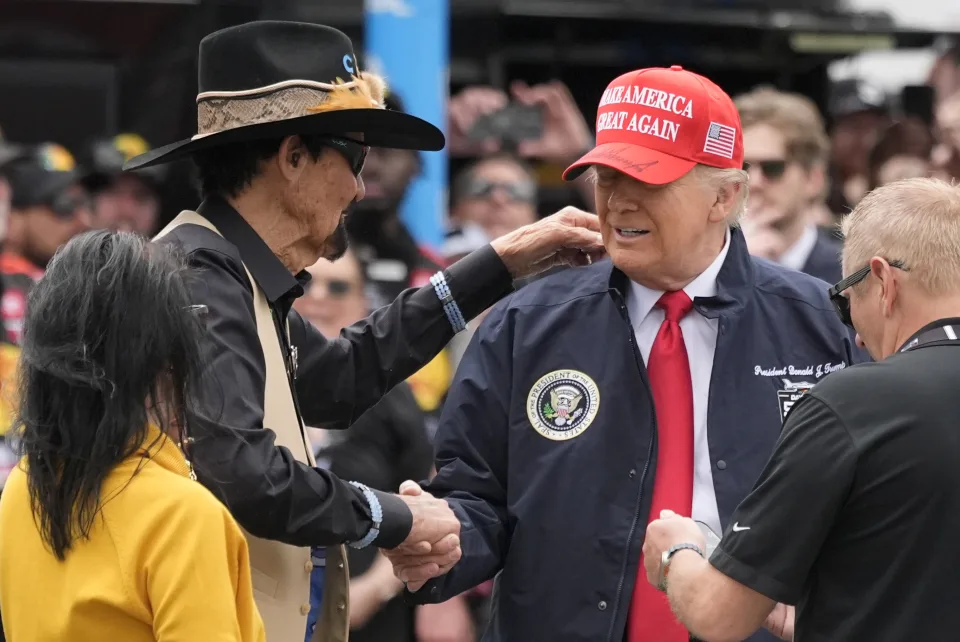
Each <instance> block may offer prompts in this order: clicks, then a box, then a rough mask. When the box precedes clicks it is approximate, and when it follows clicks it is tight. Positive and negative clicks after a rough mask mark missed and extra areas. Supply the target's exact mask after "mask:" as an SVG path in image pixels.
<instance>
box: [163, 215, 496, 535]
mask: <svg viewBox="0 0 960 642" xmlns="http://www.w3.org/2000/svg"><path fill="white" fill-rule="evenodd" d="M198 209H199V211H200V212H201V214H202V215H203V216H204V217H206V218H207V219H208V220H209V221H210V222H211V223H213V225H214V226H215V227H216V228H217V229H218V230H219V231H220V233H221V234H222V236H220V235H218V234H216V233H215V232H213V231H212V230H210V229H207V228H205V227H201V226H199V225H182V226H180V227H178V228H176V229H175V230H173V231H171V232H170V233H169V234H168V235H166V236H165V237H163V239H162V241H161V242H163V243H173V244H175V245H177V246H179V247H180V249H181V250H182V251H183V252H185V253H186V255H187V257H188V259H189V263H190V265H191V267H193V268H194V269H195V270H196V274H195V278H193V279H191V280H190V288H191V295H192V302H193V303H194V304H204V305H206V306H208V308H209V314H208V316H207V317H206V326H207V331H206V335H205V342H204V346H203V350H204V359H205V363H207V364H208V365H209V366H210V369H211V373H212V375H213V376H211V377H208V378H207V379H206V381H205V382H204V390H203V392H204V394H203V396H202V398H203V404H204V406H203V408H202V412H200V416H197V417H193V418H192V419H193V420H192V421H191V423H190V430H191V437H193V438H194V440H195V441H194V443H193V445H192V446H191V450H190V455H191V457H192V458H193V460H194V464H195V466H196V469H197V476H198V477H199V479H200V481H202V482H203V483H204V485H206V486H207V487H208V488H209V489H210V490H211V491H212V492H214V494H216V495H217V496H218V497H220V499H221V500H222V501H223V502H224V504H226V506H227V507H228V508H229V509H230V512H231V513H232V514H233V516H234V517H235V518H236V519H237V521H238V522H240V524H241V525H242V526H243V527H244V528H245V529H246V530H247V531H249V532H250V533H251V534H253V535H255V536H257V537H262V538H266V539H273V540H279V541H281V542H285V543H288V544H293V545H296V546H327V545H333V544H340V543H346V542H353V541H357V540H360V539H362V538H363V537H364V536H365V535H366V533H367V532H368V531H369V529H370V526H371V523H372V522H371V515H370V509H369V507H368V506H367V502H366V501H365V499H364V498H363V495H362V493H361V492H360V491H358V490H357V489H356V488H354V487H353V486H351V485H349V484H347V483H346V482H344V481H341V480H340V479H338V478H337V477H336V476H334V475H333V474H331V473H330V472H329V471H326V470H322V469H319V468H312V467H310V466H308V465H306V464H303V463H300V462H298V461H296V459H295V458H294V457H293V455H292V454H291V453H290V451H288V450H287V449H286V448H283V447H278V446H276V445H275V443H274V441H275V436H274V433H273V431H271V430H264V425H263V417H264V409H263V408H264V394H265V386H266V365H265V362H264V356H263V350H262V348H261V346H260V338H259V335H258V332H257V323H256V315H255V312H254V305H253V289H252V285H251V283H250V281H249V279H248V278H247V274H246V271H245V270H244V267H243V266H244V264H246V266H247V268H248V269H249V270H250V273H251V275H252V276H253V278H254V280H256V282H257V283H258V284H259V286H260V287H261V288H262V289H263V292H264V294H265V295H266V298H267V300H268V302H269V303H270V306H271V308H272V309H273V310H274V314H275V315H276V318H277V319H278V320H279V319H284V318H286V319H287V320H288V321H289V325H290V343H291V344H292V345H293V346H295V347H296V353H295V354H296V357H295V358H294V357H291V356H289V355H290V354H293V353H292V352H290V351H288V363H289V364H294V363H295V365H294V366H293V367H292V370H294V371H295V373H296V378H295V384H294V387H295V395H296V399H297V400H298V406H299V410H300V413H301V416H302V418H303V420H304V421H305V423H306V425H309V426H315V427H322V428H334V429H342V428H347V427H348V426H350V424H352V423H353V422H354V421H355V420H356V419H357V418H358V417H360V415H362V414H363V413H364V412H366V411H367V410H368V409H369V408H371V407H372V406H373V405H374V404H376V403H377V402H378V401H379V400H380V398H381V397H382V396H383V395H384V394H385V393H386V392H387V391H389V390H390V389H391V388H393V386H395V385H396V384H397V383H399V382H401V381H403V380H405V379H406V378H407V377H409V376H410V375H412V374H413V373H414V372H416V371H417V370H419V369H420V368H421V367H423V366H424V365H425V364H426V363H427V362H429V361H430V360H431V359H432V358H433V357H434V356H436V355H437V353H439V352H440V350H442V349H443V347H444V346H445V345H446V344H447V342H448V341H449V340H450V339H451V338H452V336H453V330H452V328H451V326H450V323H449V321H448V320H447V317H446V315H445V313H444V311H443V307H442V304H441V302H440V300H439V299H438V298H437V295H436V293H435V292H434V290H433V287H432V286H426V287H424V288H422V289H419V290H417V289H410V290H406V291H405V292H403V293H402V294H401V295H400V297H399V298H398V299H397V300H396V301H394V302H393V303H392V304H391V305H389V306H386V307H384V308H382V309H380V310H378V311H376V312H375V313H373V315H371V316H370V317H368V318H367V319H365V320H363V321H360V322H358V323H356V324H354V325H353V326H351V327H349V328H347V329H345V330H344V331H343V332H342V333H341V335H340V336H339V337H337V338H330V339H328V338H326V337H324V336H323V335H321V334H320V332H319V331H318V330H317V329H316V328H315V327H313V325H311V324H310V323H308V322H307V321H304V320H303V318H301V317H300V315H299V314H298V313H297V312H296V310H293V309H292V308H291V306H292V304H293V301H294V300H295V299H296V298H297V297H298V296H300V295H301V294H303V285H304V284H305V283H306V282H307V281H308V280H309V279H310V276H309V274H308V273H307V272H301V273H300V274H298V275H296V276H294V275H292V274H291V273H290V272H289V271H288V270H287V269H286V267H284V265H283V263H282V262H281V261H280V260H279V259H278V258H277V257H276V256H275V255H274V254H273V252H272V251H271V250H270V248H269V247H268V246H267V245H266V244H265V243H264V242H263V240H262V239H261V238H260V237H259V236H258V235H257V233H256V232H255V231H254V230H253V228H251V227H250V226H249V224H247V222H246V221H245V220H244V219H243V218H242V217H241V216H240V215H239V214H238V213H237V212H236V211H235V210H234V209H233V208H232V207H230V205H229V204H228V203H226V201H224V200H222V199H208V200H207V201H205V202H204V203H203V204H202V205H201V206H200V208H198ZM445 273H446V277H447V282H448V284H449V286H450V290H451V292H452V294H453V297H454V299H455V300H456V301H457V303H458V305H459V307H460V309H461V311H462V312H463V315H464V317H465V318H466V319H471V318H473V317H474V316H476V315H477V314H479V313H480V312H481V311H483V310H484V309H486V308H487V307H489V306H490V305H492V304H493V303H495V302H496V301H497V300H498V299H500V298H501V297H503V296H505V295H506V294H507V293H509V292H510V291H512V280H511V276H510V273H509V271H508V270H507V268H506V267H505V266H504V264H503V262H502V261H501V260H500V257H499V256H498V255H497V253H496V252H495V251H494V250H493V248H492V247H490V246H487V247H485V248H483V249H481V250H478V251H477V252H475V253H473V254H471V255H470V256H468V257H466V258H465V259H463V260H462V261H459V262H458V263H457V264H455V265H453V266H451V267H450V268H448V269H447V270H446V271H445ZM282 341H283V340H282ZM283 343H284V344H285V343H286V342H285V341H283ZM266 428H270V426H266ZM375 492H377V491H375ZM377 495H378V497H379V499H380V503H381V505H382V507H383V510H384V517H383V522H382V526H381V532H380V537H379V538H378V539H377V540H376V542H375V543H376V545H377V546H380V547H382V548H392V547H394V546H396V545H398V544H400V543H401V542H402V541H403V540H404V539H405V538H406V536H407V534H408V533H409V531H410V528H411V525H412V516H411V514H410V511H409V509H407V506H406V504H404V503H403V502H402V501H401V500H399V499H397V498H396V497H395V496H393V495H389V494H387V493H380V492H377Z"/></svg>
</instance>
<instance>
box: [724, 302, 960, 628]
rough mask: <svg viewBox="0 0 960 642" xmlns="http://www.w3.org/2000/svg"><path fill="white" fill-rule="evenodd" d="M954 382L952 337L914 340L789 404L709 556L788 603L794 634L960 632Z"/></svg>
mask: <svg viewBox="0 0 960 642" xmlns="http://www.w3.org/2000/svg"><path fill="white" fill-rule="evenodd" d="M950 324H954V325H955V327H956V329H957V331H958V332H960V319H945V320H942V321H939V322H936V323H933V324H930V325H929V326H926V327H925V328H923V329H921V330H920V331H919V332H918V333H917V335H915V337H916V336H923V333H925V332H928V331H930V330H932V329H934V328H937V327H944V326H947V325H950ZM947 334H949V332H947ZM910 344H911V342H910V341H907V342H906V344H905V345H907V346H909V345H910ZM958 381H960V343H958V342H933V343H927V344H921V345H918V346H916V347H915V348H913V349H910V350H909V351H906V352H900V353H897V354H894V355H893V356H891V357H889V358H887V359H886V360H884V361H882V362H877V363H864V364H859V365H856V366H853V367H850V368H846V369H844V370H842V371H840V372H836V373H833V374H831V375H830V376H829V377H827V378H826V379H824V380H823V381H821V382H820V383H818V384H817V385H816V386H815V387H814V388H812V389H811V390H810V391H809V392H807V393H806V394H805V395H804V396H803V397H802V398H801V399H800V401H799V402H797V405H796V406H794V408H793V410H791V411H790V414H789V415H788V416H787V420H786V423H785V424H784V427H783V433H782V434H781V436H780V440H779V442H778V443H777V446H776V448H775V450H774V452H773V455H772V456H771V459H770V461H769V463H768V464H767V466H766V468H765V469H764V471H763V473H762V474H761V476H760V479H759V480H758V481H757V483H756V486H755V487H754V489H753V491H752V492H751V493H750V495H748V496H747V498H746V499H745V500H744V501H743V502H742V503H741V504H740V506H739V507H738V508H737V509H736V511H735V512H734V515H733V517H732V519H731V520H730V526H729V527H728V528H727V530H726V532H725V533H724V535H723V539H722V541H721V542H720V545H719V546H718V548H717V550H716V551H715V552H714V553H713V555H712V557H711V559H710V562H711V563H712V564H713V565H714V566H715V567H716V568H717V569H719V570H720V571H722V572H723V573H724V574H725V575H727V576H729V577H731V578H733V579H734V580H736V581H737V582H739V583H741V584H744V585H745V586H748V587H750V588H752V589H753V590H755V591H757V592H759V593H762V594H763V595H765V596H767V597H769V598H771V599H773V600H776V601H778V602H783V603H786V604H794V605H796V606H797V620H796V635H795V637H794V639H795V640H796V642H814V641H816V642H827V641H831V642H832V641H834V640H843V641H844V642H867V641H870V642H875V641H876V640H923V642H947V641H954V640H957V639H958V638H960V609H958V608H957V603H958V602H960V395H958V394H957V382H958Z"/></svg>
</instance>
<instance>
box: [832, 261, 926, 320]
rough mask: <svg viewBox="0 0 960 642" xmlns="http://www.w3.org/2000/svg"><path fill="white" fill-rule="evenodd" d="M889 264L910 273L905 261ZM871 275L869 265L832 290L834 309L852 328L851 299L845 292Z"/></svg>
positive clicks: (890, 262)
mask: <svg viewBox="0 0 960 642" xmlns="http://www.w3.org/2000/svg"><path fill="white" fill-rule="evenodd" d="M887 263H889V264H890V267H892V268H896V269H898V270H903V271H904V272H909V271H910V270H909V268H907V267H906V266H904V264H903V261H887ZM869 274H870V265H869V264H867V265H864V266H863V267H862V268H860V269H859V270H857V271H856V272H854V273H853V274H851V275H850V276H848V277H847V278H845V279H843V280H842V281H840V282H839V283H837V284H836V285H834V286H833V287H832V288H830V292H829V294H830V300H831V301H832V302H833V307H834V308H836V309H837V315H838V316H839V317H840V320H841V321H843V323H844V324H845V325H848V326H850V327H851V328H853V321H852V320H851V318H850V299H849V298H848V297H845V296H843V292H844V291H845V290H849V289H850V288H852V287H853V286H855V285H856V284H857V283H860V282H861V281H863V280H864V279H865V278H867V276H868V275H869ZM854 329H855V328H854Z"/></svg>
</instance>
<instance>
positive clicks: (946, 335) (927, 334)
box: [900, 324, 960, 352]
mask: <svg viewBox="0 0 960 642" xmlns="http://www.w3.org/2000/svg"><path fill="white" fill-rule="evenodd" d="M958 337H960V324H957V325H952V324H944V325H941V326H937V327H935V328H930V329H929V330H924V331H923V332H921V333H920V334H918V335H917V336H915V337H914V338H912V339H910V340H909V341H907V343H906V345H904V346H903V347H902V348H900V352H908V351H910V350H916V349H917V348H922V347H924V346H929V345H954V344H957V345H960V338H958Z"/></svg>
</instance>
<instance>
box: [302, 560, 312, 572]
mask: <svg viewBox="0 0 960 642" xmlns="http://www.w3.org/2000/svg"><path fill="white" fill-rule="evenodd" d="M303 570H305V571H306V572H307V573H309V572H311V571H312V570H313V562H311V561H310V560H307V563H306V564H304V565H303Z"/></svg>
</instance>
